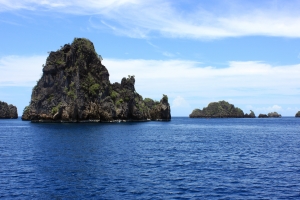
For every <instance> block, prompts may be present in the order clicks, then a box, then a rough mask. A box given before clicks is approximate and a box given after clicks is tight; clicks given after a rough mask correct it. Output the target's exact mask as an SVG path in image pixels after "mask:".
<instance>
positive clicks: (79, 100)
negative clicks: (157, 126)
mask: <svg viewBox="0 0 300 200" xmlns="http://www.w3.org/2000/svg"><path fill="white" fill-rule="evenodd" d="M101 60H102V58H101V56H100V55H98V54H97V53H96V51H95V49H94V45H93V43H92V42H91V41H89V40H88V39H85V38H75V39H74V41H73V42H72V44H66V45H64V46H63V47H62V48H61V49H59V50H58V51H56V52H50V54H49V56H48V58H47V60H46V63H45V65H43V75H42V77H41V78H40V80H39V81H38V82H37V85H36V86H34V88H33V89H32V95H31V101H30V104H29V105H28V106H27V107H26V108H25V109H24V112H23V115H22V119H23V120H30V121H32V122H123V121H147V120H159V121H169V120H170V119H171V110H170V105H169V103H168V97H167V95H163V97H162V99H161V100H160V101H154V100H152V99H150V98H145V99H144V98H143V97H142V96H141V95H140V94H138V93H137V92H136V91H135V86H134V85H135V77H134V76H130V75H128V77H127V78H125V77H124V78H123V79H122V80H121V83H117V82H116V83H113V84H111V83H110V81H109V73H108V70H107V69H106V67H105V66H104V65H102V63H101Z"/></svg>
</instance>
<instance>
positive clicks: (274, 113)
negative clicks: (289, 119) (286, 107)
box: [268, 112, 281, 118]
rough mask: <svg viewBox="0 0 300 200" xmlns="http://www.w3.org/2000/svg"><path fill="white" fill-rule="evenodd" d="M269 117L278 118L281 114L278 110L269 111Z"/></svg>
mask: <svg viewBox="0 0 300 200" xmlns="http://www.w3.org/2000/svg"><path fill="white" fill-rule="evenodd" d="M268 117H271V118H272V117H275V118H278V117H281V114H278V113H277V112H270V113H268Z"/></svg>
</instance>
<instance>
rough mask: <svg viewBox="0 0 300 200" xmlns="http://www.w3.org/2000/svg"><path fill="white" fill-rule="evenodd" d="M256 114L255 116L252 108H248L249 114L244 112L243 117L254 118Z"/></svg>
mask: <svg viewBox="0 0 300 200" xmlns="http://www.w3.org/2000/svg"><path fill="white" fill-rule="evenodd" d="M255 117H256V116H255V114H254V112H253V111H252V110H250V113H249V114H247V113H246V114H245V115H244V118H255Z"/></svg>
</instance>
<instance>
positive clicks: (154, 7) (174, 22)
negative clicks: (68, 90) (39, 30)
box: [0, 0, 300, 39]
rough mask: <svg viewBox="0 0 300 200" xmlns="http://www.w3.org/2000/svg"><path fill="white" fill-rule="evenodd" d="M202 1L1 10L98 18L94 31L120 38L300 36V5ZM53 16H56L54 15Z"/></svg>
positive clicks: (39, 4) (26, 3)
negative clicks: (189, 4)
mask: <svg viewBox="0 0 300 200" xmlns="http://www.w3.org/2000/svg"><path fill="white" fill-rule="evenodd" d="M241 2H242V3H240V2H239V1H235V4H233V3H228V2H227V3H224V2H222V1H220V2H218V3H216V2H214V9H209V8H208V7H206V6H205V5H203V4H201V3H202V2H193V6H192V7H193V8H189V9H187V10H186V9H183V8H182V7H185V5H187V4H188V2H185V5H183V6H182V5H178V2H175V1H169V0H152V1H150V0H105V1H100V0H87V1H79V0H75V1H71V0H53V1H49V0H42V1H38V0H22V1H21V0H0V11H11V10H18V9H26V10H32V11H34V12H45V11H49V10H50V11H52V12H60V13H67V14H75V15H90V16H95V18H94V20H93V21H90V25H91V27H93V28H97V29H99V28H100V29H103V28H108V29H109V30H111V31H113V32H114V33H116V34H121V35H126V36H128V37H137V38H146V37H151V36H153V34H154V35H157V34H159V35H162V36H165V37H183V38H197V39H215V38H223V37H239V36H250V35H263V36H280V37H300V26H299V25H298V24H300V14H299V12H298V10H299V8H300V4H299V1H296V0H294V1H289V2H287V1H282V0H279V1H276V2H277V4H275V3H274V2H273V1H264V2H261V3H259V4H255V5H250V4H251V3H253V2H251V1H241ZM49 14H51V12H49Z"/></svg>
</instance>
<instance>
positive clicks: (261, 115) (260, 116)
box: [258, 114, 268, 118]
mask: <svg viewBox="0 0 300 200" xmlns="http://www.w3.org/2000/svg"><path fill="white" fill-rule="evenodd" d="M258 118H268V115H266V114H259V115H258Z"/></svg>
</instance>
